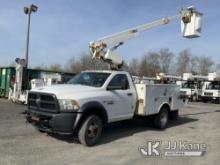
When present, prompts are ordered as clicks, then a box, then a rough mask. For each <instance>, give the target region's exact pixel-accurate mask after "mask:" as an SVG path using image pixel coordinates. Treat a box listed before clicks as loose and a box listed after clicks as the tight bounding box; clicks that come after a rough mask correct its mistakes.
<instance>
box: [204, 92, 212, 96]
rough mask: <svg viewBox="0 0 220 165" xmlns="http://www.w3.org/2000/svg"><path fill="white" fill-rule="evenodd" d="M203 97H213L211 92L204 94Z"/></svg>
mask: <svg viewBox="0 0 220 165" xmlns="http://www.w3.org/2000/svg"><path fill="white" fill-rule="evenodd" d="M204 95H205V96H213V93H212V92H204Z"/></svg>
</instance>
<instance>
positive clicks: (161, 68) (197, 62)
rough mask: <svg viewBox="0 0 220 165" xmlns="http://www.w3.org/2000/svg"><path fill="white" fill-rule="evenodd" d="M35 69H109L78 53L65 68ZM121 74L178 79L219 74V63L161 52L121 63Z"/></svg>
mask: <svg viewBox="0 0 220 165" xmlns="http://www.w3.org/2000/svg"><path fill="white" fill-rule="evenodd" d="M36 69H49V70H53V71H64V72H73V73H79V72H80V71H83V70H96V69H101V70H104V69H109V66H108V64H107V63H103V62H101V61H97V60H92V59H91V56H90V55H89V54H86V53H82V54H81V55H80V56H79V58H78V59H76V58H75V57H72V58H70V59H69V60H68V62H67V64H66V65H65V66H61V65H60V64H52V65H50V66H48V67H47V66H45V65H40V66H37V67H36ZM123 70H126V71H129V72H130V73H131V74H132V75H136V76H149V77H154V76H155V75H156V73H160V72H162V73H165V74H175V75H182V74H183V73H186V72H190V73H193V74H201V75H207V74H208V73H209V72H213V71H216V72H217V71H220V61H214V60H213V59H212V58H210V57H209V56H196V55H193V54H192V53H191V52H190V50H188V49H184V50H182V51H181V52H179V53H178V54H174V53H173V52H171V51H170V50H169V49H168V48H164V49H160V50H159V51H150V52H147V53H145V54H144V55H142V56H140V57H139V58H133V59H131V60H130V61H125V62H124V66H123Z"/></svg>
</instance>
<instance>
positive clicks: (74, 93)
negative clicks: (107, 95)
mask: <svg viewBox="0 0 220 165" xmlns="http://www.w3.org/2000/svg"><path fill="white" fill-rule="evenodd" d="M100 89H101V88H97V87H90V86H84V85H73V84H62V85H52V86H47V87H40V88H35V89H32V90H31V92H42V93H51V94H55V95H56V96H57V98H59V99H65V98H72V97H74V98H76V97H80V96H82V95H84V97H85V95H86V93H90V92H97V91H99V90H100Z"/></svg>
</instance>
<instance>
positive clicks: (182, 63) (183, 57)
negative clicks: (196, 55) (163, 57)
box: [176, 49, 192, 75]
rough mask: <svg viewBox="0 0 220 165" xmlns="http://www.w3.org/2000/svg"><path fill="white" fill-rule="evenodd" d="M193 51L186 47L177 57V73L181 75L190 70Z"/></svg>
mask: <svg viewBox="0 0 220 165" xmlns="http://www.w3.org/2000/svg"><path fill="white" fill-rule="evenodd" d="M191 56H192V55H191V53H190V52H189V50H187V49H184V50H183V51H181V52H180V53H179V55H178V57H177V59H176V60H177V62H176V73H177V74H179V75H182V74H183V73H185V72H189V68H190V59H191Z"/></svg>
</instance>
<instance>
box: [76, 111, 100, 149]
mask: <svg viewBox="0 0 220 165" xmlns="http://www.w3.org/2000/svg"><path fill="white" fill-rule="evenodd" d="M101 133H102V121H101V119H100V118H99V117H98V116H97V115H90V116H88V117H87V118H86V119H85V121H84V122H83V124H82V126H81V128H80V130H79V132H78V138H79V141H80V143H81V144H83V145H85V146H93V145H95V144H96V143H97V142H98V140H99V138H100V136H101Z"/></svg>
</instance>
